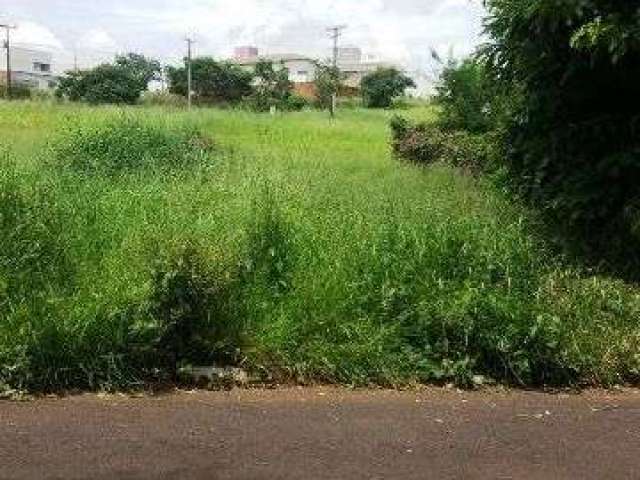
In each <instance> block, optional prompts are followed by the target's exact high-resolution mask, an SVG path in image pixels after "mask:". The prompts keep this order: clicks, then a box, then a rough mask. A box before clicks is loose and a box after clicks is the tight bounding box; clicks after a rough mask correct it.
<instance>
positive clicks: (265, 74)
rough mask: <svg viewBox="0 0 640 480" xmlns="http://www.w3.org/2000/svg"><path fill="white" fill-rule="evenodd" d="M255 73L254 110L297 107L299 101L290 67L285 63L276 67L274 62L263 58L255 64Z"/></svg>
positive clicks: (252, 95)
mask: <svg viewBox="0 0 640 480" xmlns="http://www.w3.org/2000/svg"><path fill="white" fill-rule="evenodd" d="M254 75H255V84H254V87H253V93H252V94H251V98H250V104H251V106H252V108H253V109H254V110H257V111H259V112H267V111H269V110H270V109H271V107H276V108H278V109H280V110H294V109H297V106H298V102H297V100H296V97H295V96H294V95H293V83H292V82H291V81H290V80H289V69H288V68H286V67H285V66H284V65H280V66H278V67H276V66H275V65H274V64H273V62H270V61H267V60H261V61H259V62H258V63H257V64H256V66H255V70H254Z"/></svg>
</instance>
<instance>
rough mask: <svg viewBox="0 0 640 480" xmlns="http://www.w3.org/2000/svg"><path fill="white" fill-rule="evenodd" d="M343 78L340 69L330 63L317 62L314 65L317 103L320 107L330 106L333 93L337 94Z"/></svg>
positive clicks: (327, 107)
mask: <svg viewBox="0 0 640 480" xmlns="http://www.w3.org/2000/svg"><path fill="white" fill-rule="evenodd" d="M343 80H344V76H343V74H342V73H341V72H340V69H339V68H337V67H334V66H333V65H331V64H323V63H318V64H317V65H316V79H315V83H316V89H317V92H318V99H317V104H318V106H319V107H320V108H322V109H325V110H327V109H329V108H331V103H332V101H333V95H338V93H339V92H340V89H341V87H342V82H343Z"/></svg>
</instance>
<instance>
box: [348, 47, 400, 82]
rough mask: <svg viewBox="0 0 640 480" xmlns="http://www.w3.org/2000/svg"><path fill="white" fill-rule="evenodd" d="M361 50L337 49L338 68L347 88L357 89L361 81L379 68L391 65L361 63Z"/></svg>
mask: <svg viewBox="0 0 640 480" xmlns="http://www.w3.org/2000/svg"><path fill="white" fill-rule="evenodd" d="M362 57H363V56H362V50H361V49H360V48H358V47H343V48H339V49H338V68H339V69H340V71H341V72H342V73H343V74H344V76H345V80H344V83H345V85H346V86H347V87H351V88H359V87H360V83H361V82H362V79H363V78H364V77H365V76H366V75H367V74H369V73H371V72H375V71H376V70H377V69H379V68H387V67H392V66H393V65H392V64H390V63H385V62H378V61H362Z"/></svg>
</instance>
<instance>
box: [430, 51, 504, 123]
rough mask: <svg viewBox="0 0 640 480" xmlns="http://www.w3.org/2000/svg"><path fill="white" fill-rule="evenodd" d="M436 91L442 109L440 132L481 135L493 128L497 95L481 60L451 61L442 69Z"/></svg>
mask: <svg viewBox="0 0 640 480" xmlns="http://www.w3.org/2000/svg"><path fill="white" fill-rule="evenodd" d="M436 88H437V93H438V95H437V97H436V101H437V102H438V104H439V105H440V106H441V107H442V113H441V115H440V124H441V126H442V127H443V128H444V129H446V130H467V131H468V132H471V133H485V132H487V131H489V130H490V129H491V128H492V127H493V126H494V124H495V115H496V113H497V112H496V110H497V108H498V105H497V104H498V103H499V102H498V98H497V97H498V96H497V94H496V89H495V87H494V86H493V82H492V81H491V79H490V78H489V76H488V74H487V69H486V66H485V64H484V62H482V61H481V60H479V59H476V58H467V59H465V60H463V61H462V62H457V61H454V60H451V61H450V62H449V63H448V64H447V65H446V66H445V67H444V70H443V71H442V74H441V77H440V82H439V83H438V85H437V87H436Z"/></svg>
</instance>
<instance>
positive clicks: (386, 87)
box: [360, 68, 416, 108]
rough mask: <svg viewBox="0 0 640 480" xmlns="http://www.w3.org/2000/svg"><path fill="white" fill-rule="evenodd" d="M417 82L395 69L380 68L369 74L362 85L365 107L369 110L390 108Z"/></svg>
mask: <svg viewBox="0 0 640 480" xmlns="http://www.w3.org/2000/svg"><path fill="white" fill-rule="evenodd" d="M415 86H416V84H415V82H414V81H413V80H412V79H411V78H409V77H407V76H406V75H405V74H404V73H402V72H401V71H399V70H397V69H395V68H379V69H378V70H376V71H375V72H371V73H369V74H367V75H366V76H365V77H364V78H363V79H362V83H361V85H360V88H361V93H362V99H363V101H364V105H365V106H366V107H368V108H390V107H392V106H393V102H394V100H396V99H397V98H398V97H401V96H402V95H404V93H405V92H406V90H407V89H408V88H412V87H415Z"/></svg>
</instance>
